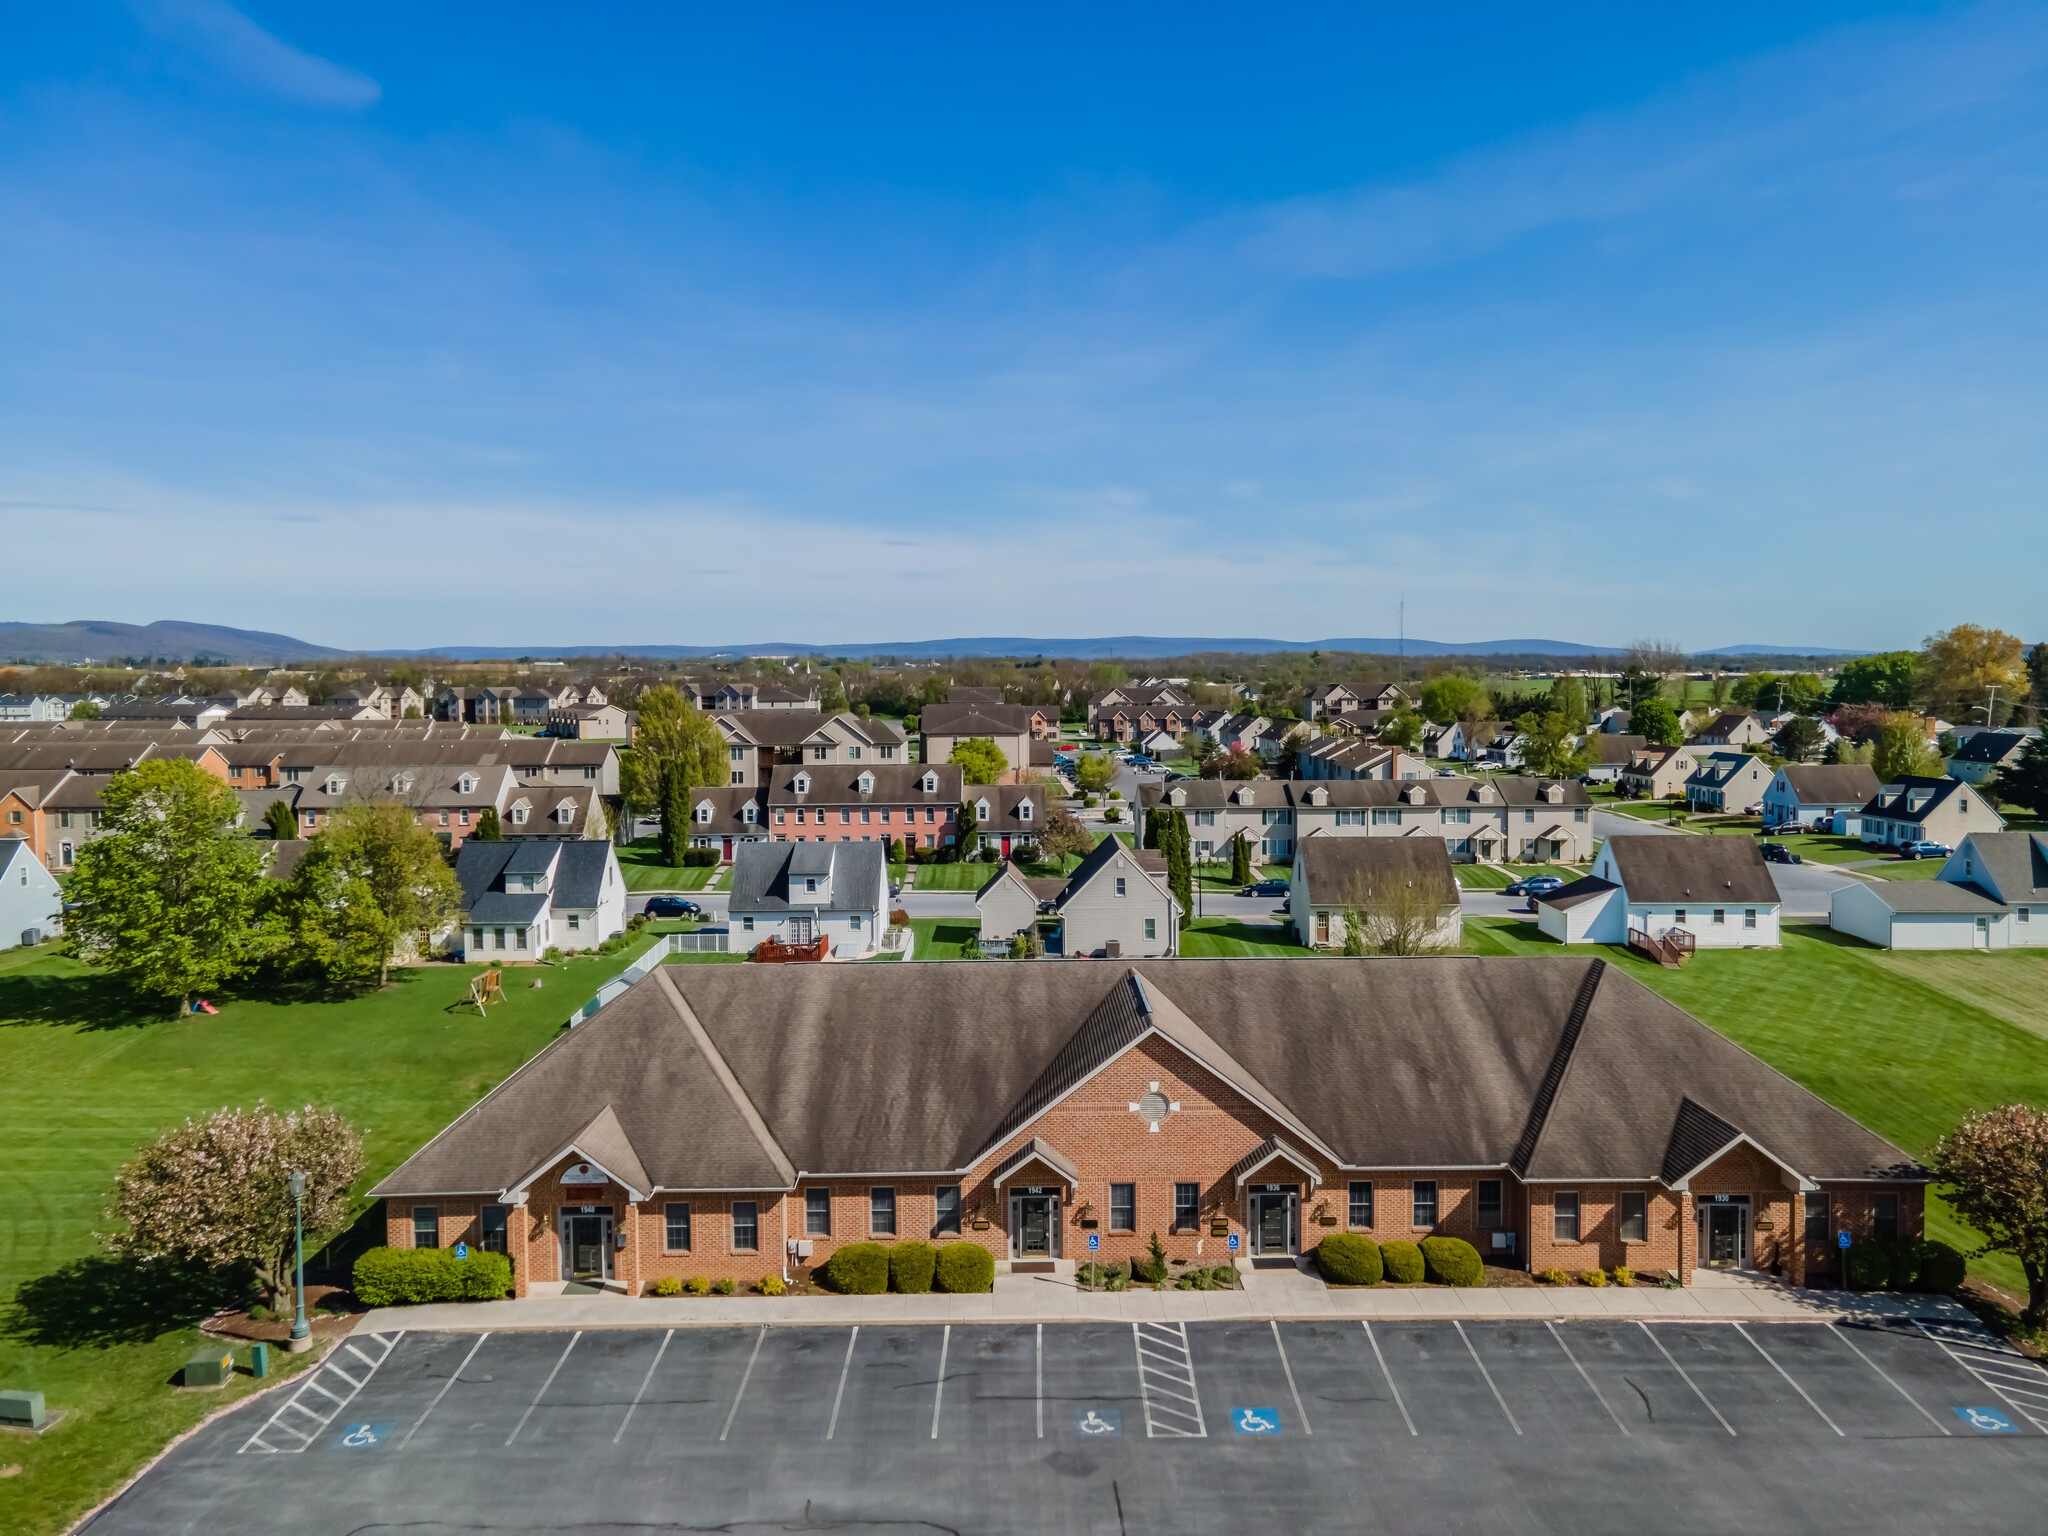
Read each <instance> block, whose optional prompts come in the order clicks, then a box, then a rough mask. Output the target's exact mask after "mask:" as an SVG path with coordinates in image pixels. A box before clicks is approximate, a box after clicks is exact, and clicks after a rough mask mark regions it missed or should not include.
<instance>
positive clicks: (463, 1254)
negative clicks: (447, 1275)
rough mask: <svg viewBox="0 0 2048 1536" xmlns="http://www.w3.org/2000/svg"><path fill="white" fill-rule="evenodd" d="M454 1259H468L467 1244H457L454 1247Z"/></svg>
mask: <svg viewBox="0 0 2048 1536" xmlns="http://www.w3.org/2000/svg"><path fill="white" fill-rule="evenodd" d="M455 1257H457V1258H458V1259H466V1258H468V1257H469V1244H467V1243H457V1244H456V1245H455Z"/></svg>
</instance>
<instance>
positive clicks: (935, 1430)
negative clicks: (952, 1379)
mask: <svg viewBox="0 0 2048 1536" xmlns="http://www.w3.org/2000/svg"><path fill="white" fill-rule="evenodd" d="M952 1348H953V1325H952V1324H951V1323H948V1324H946V1330H945V1332H944V1333H941V1334H940V1335H939V1379H938V1382H937V1384H936V1385H934V1386H933V1388H932V1438H933V1439H934V1440H936V1439H938V1438H939V1404H941V1403H943V1402H944V1401H945V1400H946V1356H947V1354H948V1353H949V1352H950V1351H951V1350H952Z"/></svg>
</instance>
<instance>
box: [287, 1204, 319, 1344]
mask: <svg viewBox="0 0 2048 1536" xmlns="http://www.w3.org/2000/svg"><path fill="white" fill-rule="evenodd" d="M291 1184H292V1248H293V1258H294V1267H295V1268H296V1270H297V1275H298V1298H299V1309H298V1315H297V1316H296V1317H294V1318H293V1319H292V1336H291V1338H290V1340H289V1341H287V1342H286V1344H285V1349H286V1350H287V1351H289V1352H290V1353H292V1354H294V1355H296V1354H301V1353H303V1352H304V1351H306V1350H309V1349H311V1348H312V1347H313V1328H312V1325H311V1324H309V1323H308V1322H307V1321H306V1176H305V1174H303V1173H301V1172H300V1171H299V1170H297V1169H296V1168H295V1169H293V1170H292V1179H291Z"/></svg>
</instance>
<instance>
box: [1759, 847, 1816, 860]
mask: <svg viewBox="0 0 2048 1536" xmlns="http://www.w3.org/2000/svg"><path fill="white" fill-rule="evenodd" d="M1757 846H1758V847H1760V848H1762V849H1763V854H1764V862H1765V863H1766V864H1804V863H1805V862H1806V860H1804V859H1802V858H1801V857H1800V856H1799V855H1798V854H1796V853H1794V852H1793V851H1792V850H1791V849H1790V848H1787V847H1786V846H1785V845H1784V844H1783V843H1760V844H1758V845H1757Z"/></svg>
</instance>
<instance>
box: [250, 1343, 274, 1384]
mask: <svg viewBox="0 0 2048 1536" xmlns="http://www.w3.org/2000/svg"><path fill="white" fill-rule="evenodd" d="M249 1374H250V1375H251V1376H254V1377H255V1378H256V1379H257V1380H258V1381H262V1380H264V1379H265V1378H266V1377H268V1376H269V1375H270V1346H269V1345H268V1344H251V1345H250V1346H249Z"/></svg>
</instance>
